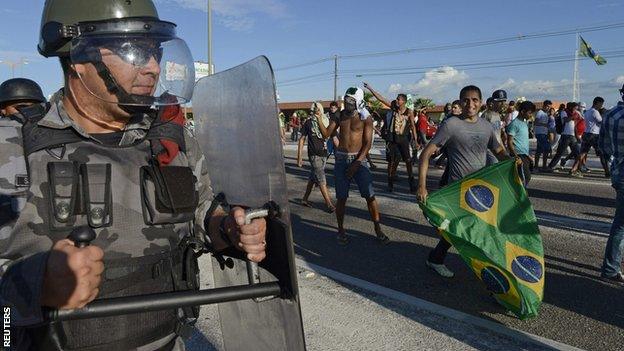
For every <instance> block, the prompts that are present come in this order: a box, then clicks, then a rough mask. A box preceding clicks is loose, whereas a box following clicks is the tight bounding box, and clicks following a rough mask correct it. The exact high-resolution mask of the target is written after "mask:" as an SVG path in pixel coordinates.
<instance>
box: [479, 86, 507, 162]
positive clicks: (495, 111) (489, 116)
mask: <svg viewBox="0 0 624 351" xmlns="http://www.w3.org/2000/svg"><path fill="white" fill-rule="evenodd" d="M486 101H488V103H486V106H487V110H486V111H485V112H484V113H483V115H482V117H483V118H485V119H486V120H487V121H488V122H490V123H491V124H492V127H493V128H494V131H495V132H496V137H497V139H498V142H499V143H500V144H501V145H504V142H506V139H507V137H506V136H505V128H503V125H504V122H503V118H502V116H501V114H500V111H501V109H502V108H503V104H504V103H505V101H507V92H506V91H505V90H500V89H499V90H496V91H494V92H493V93H492V97H490V98H488V99H487V100H486ZM496 162H498V160H497V159H496V157H495V156H494V154H493V153H492V152H491V151H489V150H488V154H487V164H488V165H492V164H495V163H496Z"/></svg>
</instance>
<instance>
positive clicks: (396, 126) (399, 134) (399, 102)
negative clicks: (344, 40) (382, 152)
mask: <svg viewBox="0 0 624 351" xmlns="http://www.w3.org/2000/svg"><path fill="white" fill-rule="evenodd" d="M364 88H366V89H368V90H369V91H370V92H371V94H373V96H375V98H376V99H377V100H378V101H379V102H381V103H382V104H384V105H386V106H388V107H390V109H391V111H390V112H391V113H392V118H391V119H389V121H388V122H389V123H390V125H389V126H388V128H389V129H388V133H389V134H388V135H389V136H390V139H389V143H388V146H389V147H388V151H389V152H390V163H388V191H390V192H392V191H393V190H394V179H395V176H396V171H397V168H398V167H399V162H400V160H403V162H405V168H406V169H407V177H408V180H409V185H410V192H411V193H415V192H416V183H415V182H414V172H413V170H412V162H411V157H410V141H411V139H412V138H415V137H416V135H417V134H416V122H414V112H413V111H412V110H411V109H409V108H407V95H405V94H399V95H397V98H396V100H394V101H392V102H390V101H389V100H387V99H386V98H384V97H383V96H382V95H381V94H379V93H378V92H377V91H375V90H374V89H373V87H371V86H370V85H369V84H368V83H364Z"/></svg>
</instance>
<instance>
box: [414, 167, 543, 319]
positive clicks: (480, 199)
mask: <svg viewBox="0 0 624 351" xmlns="http://www.w3.org/2000/svg"><path fill="white" fill-rule="evenodd" d="M420 207H421V209H422V210H423V212H424V214H425V216H426V217H427V220H428V221H429V222H430V223H431V224H432V225H433V226H435V227H436V228H438V230H439V233H440V234H441V235H442V236H443V237H444V238H445V239H446V240H448V242H450V243H451V244H452V245H453V246H454V247H455V249H457V251H458V252H459V254H460V255H461V257H462V259H463V260H464V261H465V262H466V263H467V264H468V266H469V267H470V268H472V270H473V271H474V273H475V274H476V275H477V277H478V278H479V279H480V280H481V281H483V283H484V284H485V287H486V288H487V290H489V291H490V292H491V293H492V295H493V296H494V297H495V298H496V300H497V301H498V302H499V303H500V304H501V305H503V306H504V307H505V308H507V309H508V310H510V311H511V312H513V313H514V314H515V315H516V316H518V318H520V319H526V318H530V317H535V316H537V312H538V309H539V306H540V304H541V302H542V298H543V295H544V248H543V246H542V238H541V236H540V232H539V228H538V226H537V219H536V218H535V213H534V212H533V207H532V206H531V203H530V202H529V198H528V195H527V192H526V190H525V188H524V187H523V186H522V181H521V180H520V177H519V175H518V171H517V167H516V164H515V160H513V159H512V160H507V161H504V162H500V163H497V164H495V165H493V166H490V167H487V168H484V169H482V170H480V171H477V172H475V173H472V174H470V175H469V176H467V177H465V178H463V179H461V180H459V181H457V182H454V183H452V184H450V185H448V186H446V187H445V188H442V189H440V190H438V191H436V192H434V193H432V194H430V195H429V197H427V201H426V202H425V203H424V204H420Z"/></svg>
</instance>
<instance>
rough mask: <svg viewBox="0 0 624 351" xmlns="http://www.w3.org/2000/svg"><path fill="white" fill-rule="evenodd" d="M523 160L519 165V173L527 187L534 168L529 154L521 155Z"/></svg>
mask: <svg viewBox="0 0 624 351" xmlns="http://www.w3.org/2000/svg"><path fill="white" fill-rule="evenodd" d="M519 156H520V159H521V160H522V164H521V165H518V174H520V178H521V179H522V181H523V182H524V187H525V188H526V187H527V185H529V182H530V181H531V169H532V168H533V167H532V165H531V159H530V158H529V156H527V155H519Z"/></svg>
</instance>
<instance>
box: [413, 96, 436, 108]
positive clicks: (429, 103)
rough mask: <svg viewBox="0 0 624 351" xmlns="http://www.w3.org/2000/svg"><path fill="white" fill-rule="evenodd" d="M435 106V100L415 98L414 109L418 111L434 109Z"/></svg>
mask: <svg viewBox="0 0 624 351" xmlns="http://www.w3.org/2000/svg"><path fill="white" fill-rule="evenodd" d="M434 106H435V104H434V103H433V100H431V99H429V98H426V97H415V98H414V107H415V108H416V109H421V108H423V107H427V108H430V107H434Z"/></svg>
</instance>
